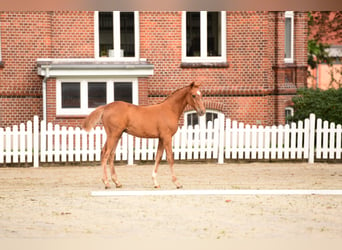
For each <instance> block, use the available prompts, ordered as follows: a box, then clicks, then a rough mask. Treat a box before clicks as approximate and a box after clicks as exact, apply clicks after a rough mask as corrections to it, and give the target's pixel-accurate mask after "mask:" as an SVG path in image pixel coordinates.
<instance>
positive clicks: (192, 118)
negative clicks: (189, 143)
mask: <svg viewBox="0 0 342 250" xmlns="http://www.w3.org/2000/svg"><path fill="white" fill-rule="evenodd" d="M187 122H188V126H195V125H197V124H198V115H197V114H196V113H191V114H188V115H187Z"/></svg>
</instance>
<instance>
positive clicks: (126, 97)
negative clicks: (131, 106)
mask: <svg viewBox="0 0 342 250" xmlns="http://www.w3.org/2000/svg"><path fill="white" fill-rule="evenodd" d="M114 100H115V101H124V102H129V103H132V101H133V100H132V83H131V82H115V83H114Z"/></svg>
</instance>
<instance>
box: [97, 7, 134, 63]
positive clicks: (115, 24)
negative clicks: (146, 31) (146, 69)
mask: <svg viewBox="0 0 342 250" xmlns="http://www.w3.org/2000/svg"><path fill="white" fill-rule="evenodd" d="M95 29H96V30H95V34H96V36H95V55H96V58H103V59H105V58H110V59H120V60H125V59H126V60H127V59H128V60H132V59H138V57H139V14H138V12H137V11H135V12H119V11H114V12H96V13H95Z"/></svg>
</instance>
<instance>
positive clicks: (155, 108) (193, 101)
mask: <svg viewBox="0 0 342 250" xmlns="http://www.w3.org/2000/svg"><path fill="white" fill-rule="evenodd" d="M199 87H200V84H198V83H195V82H193V83H191V84H190V85H188V86H186V87H183V88H180V89H178V90H176V91H175V92H173V93H172V94H171V95H170V96H169V97H167V98H166V99H165V100H164V101H163V102H161V103H159V104H155V105H150V106H136V105H133V104H130V103H126V102H121V101H115V102H112V103H109V104H107V105H103V106H99V107H98V108H96V109H95V110H94V111H93V112H92V113H90V114H89V115H88V117H86V119H85V120H84V122H83V124H82V127H83V129H85V130H86V131H88V132H89V131H90V130H91V129H92V128H93V127H94V126H95V124H96V123H97V122H98V121H99V120H100V119H101V118H102V124H103V126H104V128H105V131H106V133H107V141H106V143H105V145H104V147H103V148H102V152H101V165H102V167H103V178H102V181H103V183H104V185H105V188H110V184H109V182H108V178H107V162H108V160H109V164H110V170H111V179H112V181H113V182H114V183H115V185H116V187H117V188H120V187H121V186H122V185H121V183H120V182H119V180H118V178H117V175H116V173H115V169H114V157H115V150H116V146H117V143H118V141H119V139H120V137H121V135H122V133H123V132H126V133H128V134H131V135H133V136H137V137H142V138H159V142H158V149H157V154H156V160H155V165H154V168H153V171H152V180H153V183H154V187H155V188H159V187H160V186H159V184H158V182H157V171H158V167H159V163H160V161H161V158H162V155H163V151H164V149H165V150H166V158H167V161H168V163H169V165H170V169H171V176H172V182H173V183H174V184H175V185H176V187H177V188H181V187H182V186H181V184H180V183H179V182H178V181H177V177H176V175H175V172H174V168H173V164H174V160H173V153H172V136H173V135H174V134H175V133H176V131H177V129H178V120H179V117H180V116H181V115H182V113H183V111H184V109H185V107H186V106H187V105H188V104H189V105H190V106H191V107H193V108H194V109H195V110H196V111H197V113H198V115H200V116H202V115H204V114H205V107H204V105H203V103H202V94H201V92H200V91H199Z"/></svg>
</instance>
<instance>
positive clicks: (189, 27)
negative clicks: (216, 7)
mask: <svg viewBox="0 0 342 250" xmlns="http://www.w3.org/2000/svg"><path fill="white" fill-rule="evenodd" d="M182 61H183V62H226V12H224V11H221V12H212V11H201V12H185V11H184V12H183V19H182Z"/></svg>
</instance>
